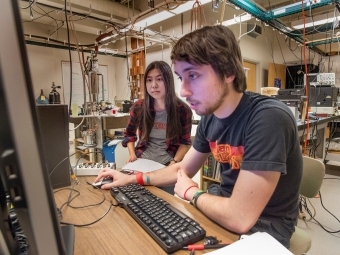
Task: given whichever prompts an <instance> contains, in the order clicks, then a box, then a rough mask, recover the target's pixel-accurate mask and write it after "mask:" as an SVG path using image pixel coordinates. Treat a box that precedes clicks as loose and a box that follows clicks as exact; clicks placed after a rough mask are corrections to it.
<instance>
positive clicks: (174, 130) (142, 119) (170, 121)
mask: <svg viewBox="0 0 340 255" xmlns="http://www.w3.org/2000/svg"><path fill="white" fill-rule="evenodd" d="M153 69H157V70H158V71H159V72H160V73H161V75H162V77H163V81H164V86H165V99H164V100H165V109H166V112H167V114H168V117H167V129H166V138H167V139H173V138H175V137H179V136H180V135H181V133H182V125H181V122H180V116H178V108H177V105H178V104H179V103H180V102H181V99H179V98H178V97H177V96H176V93H175V83H174V77H173V74H172V70H171V67H170V66H169V65H168V64H167V63H166V62H164V61H154V62H152V63H150V64H149V65H148V67H147V68H146V70H145V74H144V102H143V105H142V106H141V109H140V112H139V113H140V114H139V115H138V117H137V127H139V128H141V129H142V131H143V132H142V133H143V135H142V137H141V140H144V141H148V140H149V136H150V132H151V130H152V127H153V124H154V117H153V115H152V111H153V110H154V101H155V99H154V98H153V97H152V96H150V95H149V93H148V91H147V89H146V79H147V77H148V74H149V72H150V71H151V70H153ZM184 104H185V103H184Z"/></svg>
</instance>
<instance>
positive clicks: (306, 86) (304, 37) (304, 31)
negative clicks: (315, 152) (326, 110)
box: [301, 0, 309, 155]
mask: <svg viewBox="0 0 340 255" xmlns="http://www.w3.org/2000/svg"><path fill="white" fill-rule="evenodd" d="M301 4H302V6H304V0H301ZM302 18H303V37H302V38H303V45H302V51H303V60H304V66H305V77H306V84H304V85H305V92H306V93H305V95H306V97H307V105H306V108H307V116H306V120H307V134H306V138H305V143H304V147H303V155H306V149H307V142H308V135H309V115H308V108H309V98H308V94H309V88H308V87H309V86H308V85H309V81H308V67H307V61H306V16H305V10H304V8H302ZM301 117H303V116H301Z"/></svg>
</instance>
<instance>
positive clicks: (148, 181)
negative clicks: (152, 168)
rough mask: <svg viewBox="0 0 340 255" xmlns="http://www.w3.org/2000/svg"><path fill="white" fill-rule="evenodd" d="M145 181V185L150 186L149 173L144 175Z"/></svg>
mask: <svg viewBox="0 0 340 255" xmlns="http://www.w3.org/2000/svg"><path fill="white" fill-rule="evenodd" d="M145 179H146V181H145V185H150V172H147V173H146V174H145Z"/></svg>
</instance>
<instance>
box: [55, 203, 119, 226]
mask: <svg viewBox="0 0 340 255" xmlns="http://www.w3.org/2000/svg"><path fill="white" fill-rule="evenodd" d="M112 206H118V205H114V204H113V203H112V202H110V207H109V209H108V210H107V211H106V212H105V213H104V215H103V216H101V217H100V218H99V219H97V220H95V221H92V222H90V223H86V224H74V223H69V222H64V221H61V222H60V224H65V225H73V226H75V227H86V226H90V225H93V224H94V223H97V222H98V221H100V220H101V219H103V218H104V217H105V216H106V215H107V214H108V213H109V211H110V210H111V208H112Z"/></svg>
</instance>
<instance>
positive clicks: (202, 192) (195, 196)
mask: <svg viewBox="0 0 340 255" xmlns="http://www.w3.org/2000/svg"><path fill="white" fill-rule="evenodd" d="M204 193H206V192H205V191H203V190H198V191H197V192H196V193H195V195H194V196H193V197H192V200H191V202H190V203H191V204H192V205H193V206H195V207H197V205H196V203H197V199H198V198H199V197H200V196H201V195H202V194H204Z"/></svg>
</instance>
